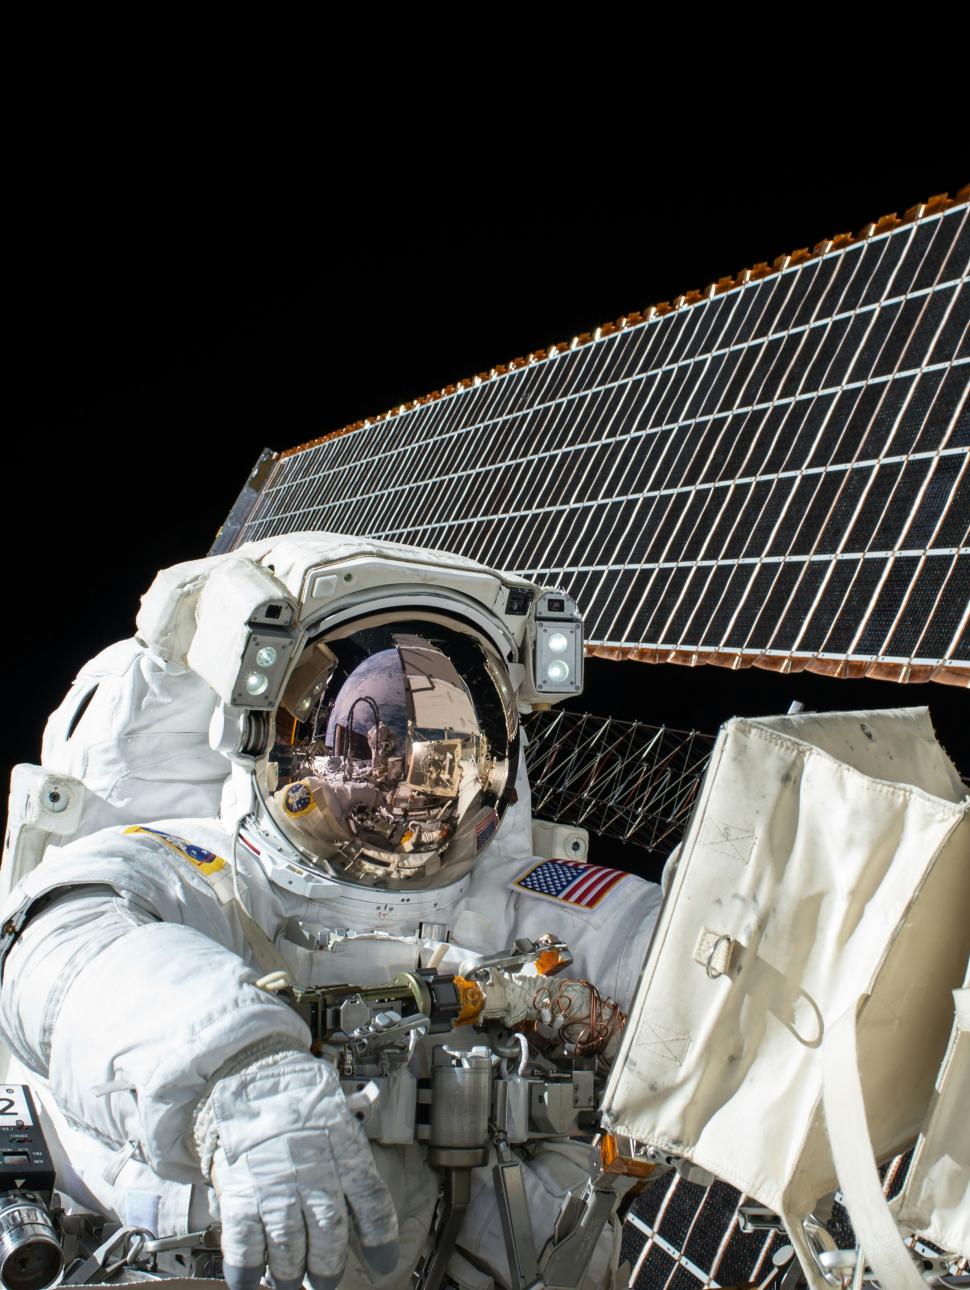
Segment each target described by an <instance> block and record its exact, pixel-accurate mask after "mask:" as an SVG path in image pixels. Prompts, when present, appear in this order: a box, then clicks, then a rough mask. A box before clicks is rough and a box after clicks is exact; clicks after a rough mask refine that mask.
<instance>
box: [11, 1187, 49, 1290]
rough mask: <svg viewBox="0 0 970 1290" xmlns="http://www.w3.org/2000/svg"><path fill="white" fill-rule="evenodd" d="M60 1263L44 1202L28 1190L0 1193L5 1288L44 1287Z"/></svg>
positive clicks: (28, 1289) (32, 1289)
mask: <svg viewBox="0 0 970 1290" xmlns="http://www.w3.org/2000/svg"><path fill="white" fill-rule="evenodd" d="M63 1262H64V1256H63V1253H62V1251H61V1243H60V1241H59V1240H58V1239H57V1232H56V1231H55V1230H54V1224H53V1222H52V1221H51V1216H50V1214H48V1212H47V1209H46V1207H45V1206H44V1204H43V1202H42V1201H40V1200H39V1199H38V1198H37V1197H36V1196H34V1195H32V1194H31V1193H30V1192H5V1193H3V1194H2V1195H0V1281H2V1283H3V1285H4V1286H5V1287H7V1290H47V1287H48V1286H50V1285H53V1284H54V1282H55V1281H56V1280H57V1278H58V1276H59V1275H60V1271H61V1267H62V1265H63Z"/></svg>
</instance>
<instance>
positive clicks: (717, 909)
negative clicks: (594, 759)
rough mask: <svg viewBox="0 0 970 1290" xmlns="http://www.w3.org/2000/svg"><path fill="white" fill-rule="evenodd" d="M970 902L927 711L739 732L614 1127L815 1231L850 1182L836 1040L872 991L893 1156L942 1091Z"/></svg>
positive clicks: (964, 844) (882, 1138)
mask: <svg viewBox="0 0 970 1290" xmlns="http://www.w3.org/2000/svg"><path fill="white" fill-rule="evenodd" d="M968 908H970V816H968V802H967V800H966V798H965V789H964V787H963V785H962V784H961V782H960V780H959V777H958V776H957V775H956V772H955V771H954V769H953V767H952V765H951V764H950V762H949V760H948V759H947V758H946V755H945V754H944V753H943V751H942V749H941V748H940V747H939V745H938V744H937V743H936V740H935V738H934V735H933V731H932V727H931V725H930V722H929V717H928V713H927V712H926V710H925V709H908V710H900V711H892V710H890V711H881V712H871V713H832V714H804V715H799V716H792V717H784V718H770V719H763V720H746V719H736V720H734V721H731V722H728V723H727V725H726V726H725V727H724V729H723V730H722V732H721V734H720V736H719V739H718V743H717V746H716V748H715V751H714V754H713V757H712V761H711V766H710V768H709V770H708V773H707V776H706V778H705V782H704V785H703V788H702V792H701V796H700V799H699V802H698V806H697V808H696V810H695V813H694V816H693V818H692V821H691V824H690V827H689V830H688V834H687V837H686V838H685V841H684V845H683V849H682V852H681V856H680V861H679V864H678V867H677V870H676V873H675V874H674V876H673V879H672V883H671V889H670V893H669V896H668V899H667V900H666V902H665V905H664V907H663V910H662V913H661V918H660V921H659V924H658V927H657V932H656V935H655V937H654V940H653V943H652V945H651V947H650V951H649V954H648V958H647V963H646V965H645V968H644V972H643V976H642V979H641V984H640V987H639V989H638V993H637V997H636V1001H635V1004H634V1008H633V1012H632V1014H631V1018H630V1023H629V1026H628V1029H627V1033H626V1036H625V1039H624V1044H623V1047H622V1048H621V1051H620V1054H619V1057H618V1059H617V1061H616V1062H615V1063H614V1067H613V1075H612V1077H611V1080H610V1084H609V1087H608V1089H607V1094H606V1108H607V1114H608V1116H609V1119H610V1120H611V1122H612V1123H613V1124H614V1125H615V1126H616V1127H617V1128H618V1129H620V1130H621V1131H622V1132H625V1133H629V1134H632V1135H633V1136H634V1137H636V1138H639V1139H642V1140H644V1141H647V1142H650V1143H653V1144H655V1145H657V1146H659V1147H662V1148H664V1149H666V1150H667V1151H669V1152H673V1153H676V1154H678V1155H681V1156H686V1157H687V1158H689V1159H690V1160H692V1161H693V1162H695V1163H696V1164H699V1165H701V1166H702V1167H703V1168H705V1169H708V1170H710V1171H711V1172H712V1173H714V1174H716V1175H717V1176H718V1177H721V1178H723V1179H725V1180H726V1181H728V1182H730V1183H732V1184H733V1185H734V1186H736V1187H738V1188H739V1189H740V1190H741V1191H743V1192H746V1193H747V1194H748V1195H750V1196H753V1197H754V1198H756V1199H757V1200H758V1201H759V1202H761V1203H762V1204H764V1205H767V1206H769V1207H770V1208H772V1209H773V1210H775V1211H776V1212H778V1213H781V1214H783V1215H786V1216H787V1217H788V1218H789V1220H790V1221H791V1223H792V1225H793V1227H794V1226H797V1225H798V1223H799V1221H800V1219H801V1218H802V1217H803V1216H804V1215H806V1214H808V1213H809V1212H811V1210H812V1208H813V1206H814V1204H815V1202H816V1200H817V1199H818V1198H819V1197H821V1196H823V1195H825V1194H827V1193H828V1192H830V1191H832V1190H833V1189H834V1188H835V1187H836V1185H837V1179H836V1173H835V1168H834V1165H833V1159H832V1151H831V1147H830V1144H829V1140H828V1135H827V1133H826V1126H825V1122H824V1117H823V1113H822V1057H823V1049H824V1045H825V1041H826V1036H827V1032H828V1030H829V1028H830V1027H831V1026H832V1025H833V1023H835V1022H836V1021H837V1020H838V1019H839V1018H841V1017H842V1016H843V1015H844V1014H845V1013H847V1012H848V1011H850V1010H851V1011H852V1015H853V1016H854V1015H855V1008H856V1004H857V1001H858V1000H859V999H860V998H863V997H865V996H868V998H867V999H866V1001H865V1002H864V1004H863V1006H862V1008H861V1010H860V1015H859V1020H858V1035H857V1040H858V1064H859V1070H860V1072H861V1077H862V1089H863V1093H864V1098H865V1105H866V1108H867V1111H868V1121H869V1130H870V1133H871V1137H872V1143H873V1149H874V1151H875V1153H876V1155H877V1157H879V1158H880V1159H881V1158H883V1157H885V1156H886V1155H887V1154H888V1153H890V1152H892V1151H893V1150H895V1149H897V1148H899V1147H901V1146H902V1145H904V1144H905V1143H906V1141H907V1140H908V1139H912V1138H913V1137H914V1136H915V1134H916V1132H917V1131H918V1129H919V1126H920V1123H921V1121H922V1119H923V1115H924V1112H925V1109H926V1106H927V1103H928V1101H929V1099H930V1097H931V1095H932V1091H933V1082H934V1078H935V1076H936V1072H937V1069H938V1067H939V1064H940V1060H941V1057H942V1054H943V1052H944V1049H945V1046H946V1039H947V1034H948V1031H949V1027H950V1021H951V1017H952V1003H951V996H950V992H951V991H952V989H953V988H954V986H956V985H958V984H959V982H960V981H961V980H962V976H963V970H964V967H965V965H966V960H967V954H968V951H970V920H968V919H967V917H966V911H967V909H968ZM863 1127H864V1126H863Z"/></svg>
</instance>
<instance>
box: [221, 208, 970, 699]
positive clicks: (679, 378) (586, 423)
mask: <svg viewBox="0 0 970 1290" xmlns="http://www.w3.org/2000/svg"><path fill="white" fill-rule="evenodd" d="M968 199H970V189H967V188H964V189H962V190H961V191H960V192H959V193H958V194H957V195H956V197H955V198H952V199H951V198H948V197H946V196H945V195H944V196H941V197H936V198H933V199H931V200H929V201H927V202H924V203H920V204H919V205H918V206H915V207H913V208H911V209H910V210H907V211H906V212H905V213H904V214H903V215H902V216H896V215H889V216H886V217H885V218H883V219H878V220H873V221H872V222H871V223H869V224H867V225H865V226H864V227H863V228H862V229H860V230H859V231H858V232H857V233H855V234H847V233H840V234H839V236H837V237H833V238H829V239H825V240H824V241H821V242H819V243H818V244H817V245H816V246H814V247H813V248H811V249H809V248H803V249H801V250H796V251H794V252H793V253H792V254H790V255H784V256H779V257H778V259H777V260H776V261H775V262H774V263H773V264H771V265H769V264H756V265H754V266H752V267H751V268H748V269H745V270H743V271H742V272H740V273H735V274H734V275H733V276H731V277H723V278H720V279H719V280H718V281H716V282H714V283H712V284H710V286H708V287H707V288H706V289H705V290H702V291H688V292H685V293H684V294H683V295H680V296H678V297H676V298H675V299H674V300H672V301H664V302H661V303H659V304H657V305H655V306H653V307H651V308H649V309H645V310H642V311H638V312H635V313H629V314H627V315H625V316H624V317H622V318H620V319H618V320H617V321H616V322H612V323H606V324H604V325H603V326H602V327H598V328H597V329H596V330H595V331H593V332H590V333H587V334H584V335H581V336H577V337H575V338H573V339H572V340H567V341H565V343H562V344H557V345H552V346H549V347H548V348H547V349H543V350H538V351H534V352H533V353H530V354H528V355H525V356H523V357H521V358H517V359H513V360H512V361H511V362H509V363H506V364H501V365H497V366H496V367H495V368H493V369H492V370H491V371H489V372H482V373H479V374H478V375H477V376H472V377H470V378H469V379H466V380H463V381H459V382H456V384H454V385H451V386H448V387H446V388H445V389H443V390H438V391H435V392H433V393H431V394H429V395H425V396H423V397H420V398H417V399H415V400H413V401H412V402H409V403H406V404H403V405H401V406H399V407H396V408H394V409H392V410H390V411H389V412H386V413H384V414H380V415H373V416H371V417H369V418H368V419H367V420H365V421H360V422H356V423H355V424H354V425H351V426H348V427H347V428H346V430H345V431H337V432H336V433H333V434H329V435H325V436H324V437H322V438H320V439H316V440H313V441H312V442H310V443H307V444H303V445H300V446H298V447H294V448H290V449H287V450H285V451H283V452H279V453H266V454H264V456H263V458H262V459H261V461H260V463H259V464H258V466H257V469H256V470H254V471H253V473H252V475H251V476H250V479H249V481H248V482H247V484H246V486H245V487H244V488H243V490H242V493H241V495H240V498H239V501H238V503H237V504H236V506H235V507H234V508H233V511H232V514H231V515H230V516H229V518H228V519H227V521H226V523H225V525H224V526H223V528H222V530H221V532H220V534H219V537H218V539H217V542H216V544H215V546H214V548H213V549H214V550H215V551H226V550H230V549H232V548H233V547H237V546H239V545H240V544H242V543H245V542H247V541H249V540H251V539H262V538H266V537H269V536H270V535H272V534H279V533H285V532H286V530H287V529H289V528H293V527H299V528H316V527H319V528H324V529H330V530H333V529H339V530H341V531H344V532H349V533H360V534H366V535H368V536H371V537H375V538H384V539H393V540H395V541H400V542H418V543H420V544H421V545H422V546H427V547H432V548H437V549H441V550H446V551H459V552H461V554H463V555H466V556H469V557H471V558H474V559H477V560H481V561H482V562H483V563H485V564H488V565H493V566H498V567H501V568H507V569H515V570H516V571H518V572H519V573H521V574H522V575H523V576H524V577H528V578H533V579H535V580H536V581H539V582H552V583H555V585H557V586H563V587H565V588H566V590H567V591H568V592H569V593H570V595H572V596H573V597H575V599H576V600H577V601H578V602H579V603H580V604H581V605H582V606H583V609H584V614H585V619H586V636H587V640H588V642H589V646H590V650H591V652H592V653H594V654H596V655H600V656H602V657H606V658H613V659H620V658H622V659H630V660H636V661H639V662H647V663H668V662H673V663H681V664H685V665H687V666H691V667H695V666H699V665H704V664H715V665H718V666H722V667H729V668H743V667H751V666H754V667H763V668H766V669H770V670H773V671H783V672H789V671H795V672H797V671H800V670H802V669H807V670H809V671H812V672H819V673H823V674H825V675H830V676H850V677H858V676H871V677H876V678H884V679H885V678H889V679H893V680H897V681H903V682H906V681H927V680H930V679H932V680H935V681H937V682H942V683H947V684H953V685H958V686H963V687H966V686H967V685H970V649H968V642H970V637H968V636H967V633H966V630H965V624H966V618H965V612H964V611H965V608H966V604H967V600H968V597H970V551H968V549H967V544H966V515H967V509H966V507H967V496H968V492H970V456H968V447H970V442H968V437H967V413H966V387H967V371H968V367H967V364H968V362H970V359H968V356H967V353H966V347H965V338H966V327H967V306H968V301H970V277H968V246H970V237H968V234H970V201H968ZM733 267H734V266H725V268H733Z"/></svg>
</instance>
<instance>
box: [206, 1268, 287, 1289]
mask: <svg viewBox="0 0 970 1290" xmlns="http://www.w3.org/2000/svg"><path fill="white" fill-rule="evenodd" d="M222 1275H223V1278H224V1280H225V1282H226V1285H227V1286H228V1287H229V1290H256V1287H257V1286H258V1285H259V1283H260V1281H261V1280H262V1277H263V1269H262V1268H261V1267H259V1268H236V1267H233V1265H232V1264H231V1263H223V1265H222ZM297 1284H299V1282H297Z"/></svg>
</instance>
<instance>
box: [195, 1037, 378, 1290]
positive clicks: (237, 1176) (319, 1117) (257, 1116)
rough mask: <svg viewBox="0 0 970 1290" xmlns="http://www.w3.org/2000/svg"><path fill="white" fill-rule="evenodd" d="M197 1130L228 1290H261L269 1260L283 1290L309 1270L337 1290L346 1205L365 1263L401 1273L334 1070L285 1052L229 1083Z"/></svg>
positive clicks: (318, 1287)
mask: <svg viewBox="0 0 970 1290" xmlns="http://www.w3.org/2000/svg"><path fill="white" fill-rule="evenodd" d="M195 1132H196V1141H197V1142H198V1143H199V1148H200V1155H201V1157H202V1166H203V1171H204V1172H205V1173H206V1174H207V1175H208V1176H209V1177H210V1178H211V1181H212V1184H213V1186H214V1187H215V1190H216V1195H217V1196H218V1198H219V1214H220V1218H221V1220H222V1254H223V1261H224V1270H225V1279H226V1281H227V1282H228V1284H229V1287H230V1290H252V1288H253V1287H255V1286H256V1285H258V1283H259V1281H260V1278H261V1277H262V1275H263V1271H264V1269H265V1267H266V1264H267V1254H268V1262H269V1270H270V1273H271V1274H272V1277H273V1281H274V1283H275V1285H276V1287H277V1290H297V1287H298V1286H299V1285H300V1283H301V1281H302V1280H303V1276H304V1272H305V1273H306V1274H307V1276H308V1278H309V1280H310V1284H311V1285H312V1286H313V1287H314V1290H333V1287H335V1286H336V1285H337V1282H338V1281H339V1280H340V1277H341V1275H342V1274H343V1270H344V1264H345V1263H346V1261H347V1242H348V1221H347V1220H348V1215H347V1210H348V1206H349V1208H350V1212H351V1214H352V1215H353V1219H354V1222H355V1224H356V1227H357V1233H358V1235H359V1237H360V1242H361V1246H362V1249H363V1253H364V1256H365V1258H366V1259H367V1261H368V1263H370V1265H371V1266H372V1267H373V1268H374V1270H375V1271H376V1272H379V1273H381V1274H382V1275H386V1274H387V1273H389V1272H391V1271H393V1269H394V1267H395V1266H396V1264H397V1255H398V1240H397V1235H398V1233H397V1215H396V1214H395V1212H394V1205H393V1202H392V1200H391V1197H390V1194H389V1192H388V1190H387V1188H386V1187H385V1186H384V1183H383V1182H382V1181H381V1178H380V1176H379V1174H378V1172H377V1169H376V1168H375V1166H374V1159H373V1156H372V1155H371V1150H370V1146H369V1144H368V1141H367V1138H366V1135H365V1134H364V1131H363V1129H362V1128H361V1126H360V1125H359V1124H358V1123H357V1121H356V1120H355V1119H354V1116H353V1113H352V1112H351V1110H350V1109H349V1107H348V1106H347V1103H346V1101H345V1099H344V1095H343V1092H342V1090H341V1088H340V1083H339V1081H338V1078H337V1074H336V1072H335V1071H334V1069H333V1067H332V1066H331V1065H330V1064H329V1062H326V1061H321V1060H318V1059H317V1058H314V1057H311V1056H310V1055H309V1054H308V1053H302V1052H284V1053H277V1054H275V1055H273V1056H270V1057H264V1058H262V1059H260V1060H257V1061H254V1062H253V1063H252V1064H251V1065H249V1066H248V1067H245V1068H244V1069H243V1070H241V1071H239V1072H238V1073H236V1074H232V1075H226V1076H224V1077H223V1078H221V1079H219V1080H217V1082H216V1084H215V1085H214V1087H213V1090H212V1093H211V1094H210V1095H209V1098H208V1100H207V1102H206V1103H205V1105H204V1106H203V1107H202V1108H201V1110H200V1112H199V1114H198V1115H197V1117H196V1131H195ZM213 1146H214V1147H215V1149H214V1150H213V1149H212V1148H213Z"/></svg>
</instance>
